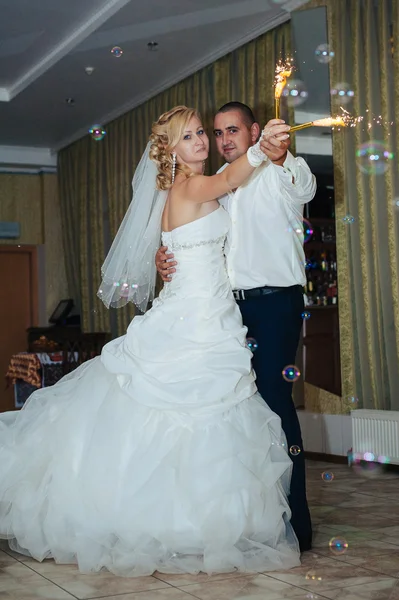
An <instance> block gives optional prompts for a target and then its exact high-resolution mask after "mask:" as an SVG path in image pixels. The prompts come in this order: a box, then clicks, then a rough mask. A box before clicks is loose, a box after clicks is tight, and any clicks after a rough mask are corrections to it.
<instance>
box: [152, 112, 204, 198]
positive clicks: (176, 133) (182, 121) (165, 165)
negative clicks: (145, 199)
mask: <svg viewBox="0 0 399 600" xmlns="http://www.w3.org/2000/svg"><path fill="white" fill-rule="evenodd" d="M194 116H195V117H198V118H199V119H200V115H199V114H198V112H197V111H196V110H195V109H194V108H187V106H175V107H174V108H172V109H171V110H169V111H168V112H166V113H164V114H163V115H161V116H160V117H159V119H158V121H156V122H155V123H153V126H152V134H151V136H150V142H151V146H150V158H151V160H153V161H154V162H155V164H156V165H157V168H158V175H157V189H158V190H169V189H170V188H171V187H172V166H173V158H172V151H173V148H174V147H175V146H176V145H177V144H178V143H179V141H180V140H181V138H182V136H183V132H184V130H185V129H186V128H187V125H188V123H189V122H190V120H191V119H192V117H194ZM179 173H183V174H184V175H185V176H186V177H191V176H192V175H194V173H193V172H192V171H191V169H190V168H189V167H188V166H187V165H184V164H180V163H176V172H175V175H178V174H179Z"/></svg>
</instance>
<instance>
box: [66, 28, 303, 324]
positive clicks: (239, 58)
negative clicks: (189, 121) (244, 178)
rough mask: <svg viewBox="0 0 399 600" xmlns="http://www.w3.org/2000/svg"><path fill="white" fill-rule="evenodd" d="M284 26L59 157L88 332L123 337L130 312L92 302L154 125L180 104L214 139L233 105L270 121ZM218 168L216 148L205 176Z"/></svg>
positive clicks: (71, 269)
mask: <svg viewBox="0 0 399 600" xmlns="http://www.w3.org/2000/svg"><path fill="white" fill-rule="evenodd" d="M290 49H291V40H290V26H289V24H288V23H286V24H284V25H282V26H280V27H277V28H276V29H274V30H272V31H270V32H268V33H266V34H264V35H262V36H260V37H259V38H257V39H256V40H253V41H252V42H250V43H248V44H246V45H245V46H243V47H241V48H239V49H238V50H236V51H234V52H232V53H231V54H229V55H227V56H225V57H223V58H221V59H220V60H218V61H216V62H215V63H213V64H211V65H209V66H208V67H205V68H204V69H201V70H200V71H198V72H197V73H195V74H194V75H192V76H190V77H188V78H187V79H185V80H184V81H182V82H180V83H178V84H177V85H174V86H173V87H171V88H170V89H168V90H166V91H165V92H162V93H161V94H159V95H158V96H156V97H154V98H152V99H151V100H149V101H148V102H146V103H145V104H143V105H141V106H139V107H138V108H136V109H134V110H132V111H130V112H129V113H127V114H125V115H124V116H122V117H120V118H118V119H116V120H115V121H113V122H112V123H109V124H108V125H106V126H105V129H106V131H107V135H106V136H105V138H104V139H103V140H102V141H100V142H94V141H93V140H91V139H90V138H89V137H86V138H84V139H82V140H79V141H78V142H76V143H75V144H73V145H71V146H69V147H68V148H66V149H64V150H62V151H61V152H60V154H59V180H60V198H61V203H62V207H63V224H64V244H65V253H66V261H67V267H68V271H67V273H68V280H70V283H71V290H73V293H74V295H75V297H76V298H78V299H79V300H80V303H81V308H82V318H83V327H84V329H85V330H86V331H94V330H97V331H98V330H106V331H112V333H113V334H114V335H117V334H118V335H120V334H122V333H124V332H125V330H126V327H127V325H128V324H129V322H130V320H131V319H132V317H133V316H134V309H133V307H132V306H129V307H126V308H124V309H118V310H110V311H107V310H106V309H105V307H104V306H103V305H102V303H101V302H100V301H99V300H98V299H97V298H96V292H97V289H98V287H99V284H100V268H101V264H102V262H103V259H104V257H105V255H106V253H107V251H108V249H109V246H110V243H111V241H112V239H113V237H114V236H115V233H116V231H117V229H118V227H119V224H120V222H121V221H122V218H123V215H124V214H125V212H126V209H127V207H128V204H129V202H130V200H131V180H132V176H133V172H134V168H135V166H136V165H137V163H138V161H139V159H140V156H141V154H142V153H143V151H144V148H145V146H146V143H147V140H148V137H149V134H150V132H151V125H152V123H153V122H154V121H155V120H156V119H157V118H158V116H159V115H160V114H161V113H163V112H165V111H166V110H169V109H170V108H172V107H173V106H175V105H177V104H186V105H187V106H195V107H197V108H198V109H199V111H200V112H201V114H202V117H203V121H204V125H205V127H206V129H207V131H208V133H209V135H210V136H211V135H212V134H211V132H212V124H213V116H214V114H215V112H216V110H217V109H218V108H219V107H220V106H221V105H222V104H224V103H226V102H229V101H231V100H239V101H241V102H245V103H246V104H249V105H250V106H251V107H253V108H254V110H255V114H256V116H257V118H258V120H259V121H260V123H261V124H262V123H265V122H266V121H267V120H268V119H270V118H272V117H273V93H274V89H273V81H274V70H275V65H276V62H277V60H278V59H279V58H280V57H285V56H288V55H289V54H290ZM219 166H220V160H219V157H218V155H217V153H216V151H215V148H214V146H213V145H212V147H211V153H210V157H209V161H208V165H207V168H208V172H212V173H214V172H215V171H216V170H217V168H218V167H219Z"/></svg>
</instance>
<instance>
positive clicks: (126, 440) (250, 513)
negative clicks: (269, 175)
mask: <svg viewBox="0 0 399 600" xmlns="http://www.w3.org/2000/svg"><path fill="white" fill-rule="evenodd" d="M229 225H230V219H229V216H228V214H227V213H226V212H225V210H224V209H223V208H222V207H219V208H218V209H217V210H215V211H214V212H212V213H211V214H209V215H207V216H205V217H202V218H201V219H198V220H197V221H194V222H192V223H189V224H187V225H183V226H181V227H178V228H176V229H175V230H173V231H172V232H169V233H163V242H164V244H166V245H168V246H169V248H170V249H171V250H172V251H173V252H174V253H175V256H176V260H177V261H178V266H177V272H176V274H175V275H174V276H173V280H172V281H171V282H170V283H167V284H166V285H165V287H164V289H163V291H162V293H161V294H160V297H159V298H158V299H156V300H155V301H154V303H153V307H152V309H151V310H149V311H148V312H147V313H145V314H144V315H143V316H137V317H135V318H134V319H133V321H132V322H131V324H130V325H129V328H128V330H127V333H126V335H124V336H122V337H120V338H118V339H116V340H113V341H111V342H110V343H108V344H107V345H106V346H105V347H104V349H103V351H102V354H101V357H97V358H94V359H92V360H90V361H88V362H86V363H84V364H83V365H81V366H80V367H79V368H78V369H76V370H75V371H73V372H72V373H70V374H68V375H67V376H66V377H64V378H63V379H62V380H61V381H60V382H59V383H57V384H56V385H54V386H53V387H49V388H45V389H41V390H38V391H37V392H35V393H34V394H33V395H32V396H31V397H30V398H29V400H28V402H27V403H26V405H25V406H24V408H23V409H22V410H21V411H20V412H9V413H4V414H3V415H0V537H3V538H8V539H9V544H10V547H11V548H12V549H14V550H16V551H18V552H20V553H23V554H27V555H29V556H32V557H34V558H35V559H37V560H39V561H41V560H43V559H45V558H54V559H55V561H56V562H58V563H77V564H78V567H79V569H80V570H81V571H82V572H83V573H88V572H92V571H98V570H100V569H101V568H106V569H108V570H109V571H111V572H113V573H115V574H117V575H122V576H128V577H131V576H139V575H149V574H151V573H153V572H154V571H155V570H158V571H162V572H166V573H181V572H185V573H198V572H199V571H205V572H207V573H215V572H225V571H226V572H227V571H232V570H234V569H238V570H242V571H268V570H274V569H289V568H291V567H294V566H297V565H298V564H300V561H299V550H298V543H297V540H296V537H295V534H294V533H293V530H292V528H291V525H290V523H289V520H290V509H289V506H288V503H287V492H288V490H289V482H290V472H291V460H290V458H289V456H288V453H287V448H286V445H285V440H284V436H283V433H282V429H281V424H280V419H279V418H278V417H277V416H276V415H275V414H274V413H273V412H272V411H271V410H270V409H269V408H268V406H267V405H266V403H265V402H264V400H263V399H262V398H261V397H260V396H259V394H257V393H256V386H255V382H254V374H253V372H252V371H251V352H250V351H249V350H248V349H247V347H246V329H245V327H244V326H243V324H242V319H241V315H240V311H239V309H238V307H237V305H236V303H235V301H234V299H233V295H232V292H231V287H230V284H229V279H228V276H227V273H226V268H225V259H224V254H223V244H224V239H225V236H226V232H227V231H228V228H229Z"/></svg>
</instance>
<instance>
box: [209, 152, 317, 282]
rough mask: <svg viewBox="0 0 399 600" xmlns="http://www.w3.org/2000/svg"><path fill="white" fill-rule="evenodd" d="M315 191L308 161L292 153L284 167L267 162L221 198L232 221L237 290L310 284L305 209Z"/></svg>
mask: <svg viewBox="0 0 399 600" xmlns="http://www.w3.org/2000/svg"><path fill="white" fill-rule="evenodd" d="M226 166H227V165H224V166H223V167H222V168H221V169H220V170H219V172H220V171H222V170H223V169H225V168H226ZM293 178H294V182H293ZM315 192H316V180H315V177H314V175H313V174H312V173H311V171H310V169H309V167H308V165H307V164H306V162H305V161H304V160H303V158H300V157H298V158H294V156H293V155H292V154H291V153H290V152H288V155H287V158H286V160H285V162H284V165H283V166H282V167H280V166H277V165H274V164H273V163H271V162H270V161H267V162H265V163H263V164H262V165H261V166H260V167H258V168H257V169H256V170H255V171H254V173H253V174H252V175H251V177H250V178H249V179H248V180H247V181H246V182H245V183H244V184H243V185H241V186H240V187H239V188H237V190H236V191H235V192H234V193H229V194H226V195H225V196H223V197H221V198H219V201H220V204H222V206H223V207H224V208H225V209H226V210H227V212H228V213H229V214H230V217H231V221H232V225H231V228H230V231H229V233H228V235H227V240H226V247H225V253H226V260H227V270H228V274H229V278H230V281H231V284H232V287H233V290H240V289H243V290H248V289H251V288H256V287H263V286H265V285H267V286H278V287H289V286H292V285H296V284H299V285H302V286H304V285H305V283H306V276H305V253H304V249H303V235H302V231H303V223H302V218H303V205H304V204H306V203H307V202H309V201H310V200H311V199H312V198H313V196H314V195H315ZM298 232H299V233H298Z"/></svg>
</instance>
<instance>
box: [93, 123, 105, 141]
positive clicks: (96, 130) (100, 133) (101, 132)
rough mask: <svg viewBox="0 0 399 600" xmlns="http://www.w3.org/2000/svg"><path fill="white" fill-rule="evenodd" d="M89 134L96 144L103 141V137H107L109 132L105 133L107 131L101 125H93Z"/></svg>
mask: <svg viewBox="0 0 399 600" xmlns="http://www.w3.org/2000/svg"><path fill="white" fill-rule="evenodd" d="M89 133H90V135H91V137H92V138H93V140H95V141H96V142H99V141H100V140H102V139H103V137H104V136H105V135H106V133H107V132H106V131H105V129H103V127H102V126H101V125H93V126H92V127H90V129H89Z"/></svg>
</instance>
